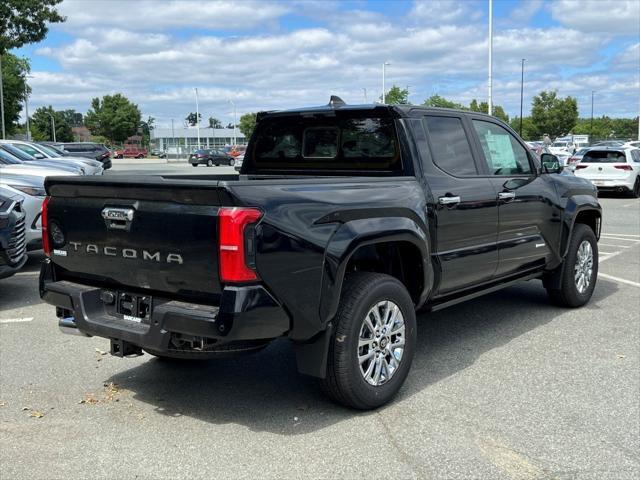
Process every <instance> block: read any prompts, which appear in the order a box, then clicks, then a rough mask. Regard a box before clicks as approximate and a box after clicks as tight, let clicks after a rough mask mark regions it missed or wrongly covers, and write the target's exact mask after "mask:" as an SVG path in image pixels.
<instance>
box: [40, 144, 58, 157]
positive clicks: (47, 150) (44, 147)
mask: <svg viewBox="0 0 640 480" xmlns="http://www.w3.org/2000/svg"><path fill="white" fill-rule="evenodd" d="M38 147H39V148H40V150H44V153H46V154H47V155H51V156H52V157H59V156H60V154H59V153H58V152H56V151H55V150H54V149H53V148H51V147H49V146H47V145H39V146H38Z"/></svg>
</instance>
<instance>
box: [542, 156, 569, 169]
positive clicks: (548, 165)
mask: <svg viewBox="0 0 640 480" xmlns="http://www.w3.org/2000/svg"><path fill="white" fill-rule="evenodd" d="M540 161H541V162H542V173H561V172H562V170H563V168H564V167H563V166H562V165H561V164H560V160H559V159H558V157H556V156H555V155H554V154H552V153H543V154H542V155H540Z"/></svg>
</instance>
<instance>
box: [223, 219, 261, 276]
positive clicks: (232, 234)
mask: <svg viewBox="0 0 640 480" xmlns="http://www.w3.org/2000/svg"><path fill="white" fill-rule="evenodd" d="M218 217H219V219H220V220H219V222H220V235H219V239H220V246H219V248H220V281H221V282H223V283H239V282H250V281H253V280H257V279H258V275H257V274H256V272H255V270H253V269H252V268H251V267H249V266H248V265H247V256H248V255H250V256H253V255H254V253H255V251H254V250H255V246H254V243H253V238H245V230H246V228H247V226H248V225H250V224H252V223H255V222H257V221H258V220H260V217H262V212H261V211H260V210H257V209H255V208H241V207H232V208H221V209H220V211H219V212H218Z"/></svg>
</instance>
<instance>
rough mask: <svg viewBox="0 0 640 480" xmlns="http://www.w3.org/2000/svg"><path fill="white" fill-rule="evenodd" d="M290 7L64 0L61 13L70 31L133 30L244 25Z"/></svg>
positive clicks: (254, 2) (252, 2) (254, 0)
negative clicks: (105, 28)
mask: <svg viewBox="0 0 640 480" xmlns="http://www.w3.org/2000/svg"><path fill="white" fill-rule="evenodd" d="M288 11H289V7H288V6H287V5H286V4H282V3H275V2H270V1H266V0H264V1H258V0H244V1H242V2H232V1H223V0H217V1H215V2H211V1H196V0H168V1H163V2H159V1H157V0H136V1H135V2H133V1H131V0H91V1H89V0H65V1H64V2H63V3H62V5H61V6H60V13H62V14H63V15H66V16H67V21H66V22H65V24H63V25H64V27H63V28H65V29H67V30H69V31H73V30H74V29H76V28H78V27H97V26H100V27H102V26H115V27H118V28H124V29H131V30H159V29H163V28H170V27H174V28H177V27H193V28H198V29H201V28H212V29H222V30H228V29H236V28H240V29H243V28H250V27H253V26H256V25H260V24H261V23H263V22H269V21H272V20H275V19H277V18H278V17H280V16H282V15H284V14H285V13H287V12H288Z"/></svg>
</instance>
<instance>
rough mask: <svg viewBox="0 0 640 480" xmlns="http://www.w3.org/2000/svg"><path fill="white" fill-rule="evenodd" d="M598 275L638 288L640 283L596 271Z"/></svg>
mask: <svg viewBox="0 0 640 480" xmlns="http://www.w3.org/2000/svg"><path fill="white" fill-rule="evenodd" d="M598 276H599V277H602V278H606V279H607V280H613V281H614V282H618V283H624V284H626V285H631V286H633V287H638V288H640V283H638V282H632V281H631V280H627V279H626V278H620V277H614V276H613V275H607V274H606V273H600V272H598Z"/></svg>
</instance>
